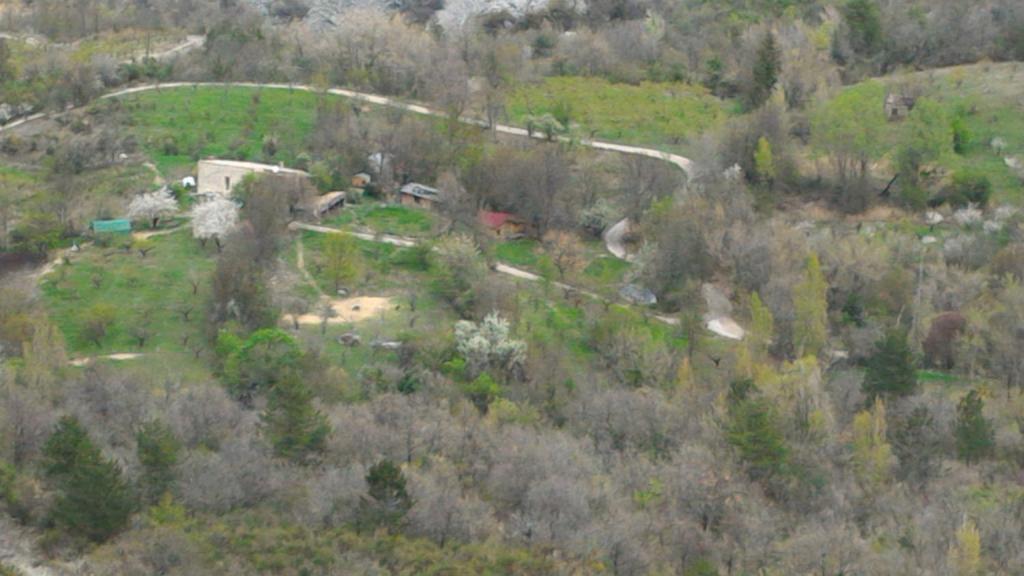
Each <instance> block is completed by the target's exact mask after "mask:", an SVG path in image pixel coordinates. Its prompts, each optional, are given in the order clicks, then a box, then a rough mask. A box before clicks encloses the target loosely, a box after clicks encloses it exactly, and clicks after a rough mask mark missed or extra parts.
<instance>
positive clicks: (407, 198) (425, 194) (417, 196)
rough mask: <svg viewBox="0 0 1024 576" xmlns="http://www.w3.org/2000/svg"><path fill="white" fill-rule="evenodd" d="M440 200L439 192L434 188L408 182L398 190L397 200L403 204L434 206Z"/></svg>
mask: <svg viewBox="0 0 1024 576" xmlns="http://www.w3.org/2000/svg"><path fill="white" fill-rule="evenodd" d="M440 201H441V194H440V193H439V192H438V191H437V189H436V188H431V187H430V186H424V185H423V184H417V183H416V182H410V183H408V184H406V185H405V186H402V187H401V188H400V189H399V190H398V202H399V203H401V204H402V205H403V206H422V207H425V208H431V209H433V208H434V205H435V204H437V203H438V202H440Z"/></svg>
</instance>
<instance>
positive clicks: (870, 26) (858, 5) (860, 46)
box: [843, 0, 882, 56]
mask: <svg viewBox="0 0 1024 576" xmlns="http://www.w3.org/2000/svg"><path fill="white" fill-rule="evenodd" d="M843 23H844V24H845V25H846V37H847V39H848V40H849V42H850V48H853V51H854V52H856V53H858V54H863V55H866V56H869V55H871V54H874V53H876V52H878V50H879V48H881V47H882V16H881V12H880V11H879V9H878V4H876V3H875V0H850V1H849V2H847V3H846V6H844V7H843Z"/></svg>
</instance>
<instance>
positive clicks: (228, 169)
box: [196, 158, 309, 196]
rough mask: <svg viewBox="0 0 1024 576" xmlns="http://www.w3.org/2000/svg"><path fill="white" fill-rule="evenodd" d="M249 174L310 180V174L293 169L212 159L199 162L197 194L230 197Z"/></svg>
mask: <svg viewBox="0 0 1024 576" xmlns="http://www.w3.org/2000/svg"><path fill="white" fill-rule="evenodd" d="M249 174H262V175H271V176H273V177H280V178H289V179H305V178H309V173H307V172H303V171H302V170H295V169H293V168H285V167H283V166H275V165H272V164H259V163H256V162H242V161H238V160H219V159H212V158H211V159H206V160H200V161H199V174H198V179H197V182H196V194H198V195H199V196H230V195H231V193H232V192H233V191H234V189H235V187H236V186H238V184H239V183H241V182H242V179H244V178H245V177H246V176H248V175H249Z"/></svg>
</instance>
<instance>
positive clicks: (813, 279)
mask: <svg viewBox="0 0 1024 576" xmlns="http://www.w3.org/2000/svg"><path fill="white" fill-rule="evenodd" d="M793 308H794V310H795V312H796V322H795V326H794V329H793V331H794V334H793V337H794V340H795V345H796V349H797V354H799V355H804V354H809V355H817V354H818V352H820V351H821V349H822V348H824V346H825V343H826V341H827V340H828V282H826V281H825V275H824V274H822V272H821V263H820V262H819V261H818V255H817V254H813V253H812V254H811V255H810V257H809V258H807V266H806V267H805V268H804V279H803V281H801V282H800V283H799V284H797V285H796V286H794V287H793Z"/></svg>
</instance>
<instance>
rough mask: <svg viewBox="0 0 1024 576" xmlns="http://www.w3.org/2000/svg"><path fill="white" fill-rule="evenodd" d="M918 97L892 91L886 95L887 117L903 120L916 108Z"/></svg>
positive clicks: (892, 119)
mask: <svg viewBox="0 0 1024 576" xmlns="http://www.w3.org/2000/svg"><path fill="white" fill-rule="evenodd" d="M916 103H917V98H915V97H913V96H907V95H905V94H899V93H896V92H890V93H889V94H888V95H886V97H885V118H886V119H887V120H889V121H896V120H903V119H904V118H906V117H907V115H908V114H910V111H911V110H913V109H914V104H916Z"/></svg>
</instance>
